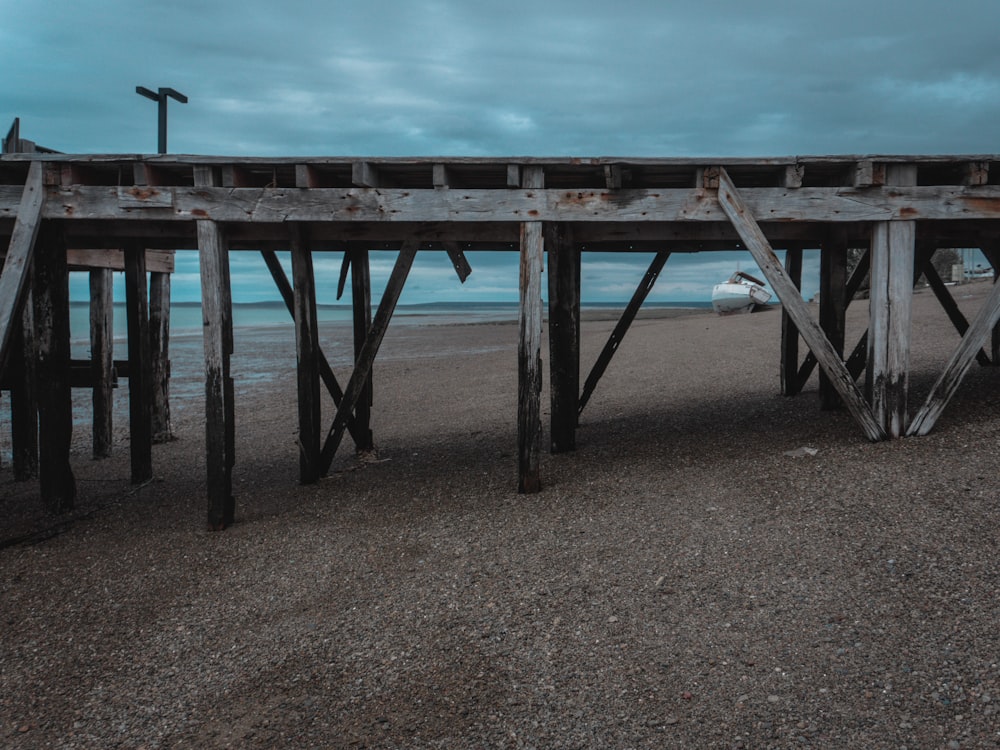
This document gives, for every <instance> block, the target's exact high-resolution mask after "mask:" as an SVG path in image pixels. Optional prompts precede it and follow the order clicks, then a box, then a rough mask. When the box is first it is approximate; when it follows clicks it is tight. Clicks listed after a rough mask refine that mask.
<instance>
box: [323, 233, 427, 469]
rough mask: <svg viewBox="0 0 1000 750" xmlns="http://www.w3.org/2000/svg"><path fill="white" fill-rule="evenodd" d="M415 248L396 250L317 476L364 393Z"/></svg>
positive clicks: (329, 459) (411, 242) (413, 244)
mask: <svg viewBox="0 0 1000 750" xmlns="http://www.w3.org/2000/svg"><path fill="white" fill-rule="evenodd" d="M418 247H419V243H418V242H417V241H415V240H407V241H406V242H404V243H403V246H402V247H401V248H400V250H399V256H398V257H397V258H396V265H395V266H394V267H393V269H392V275H391V276H389V283H388V284H386V287H385V293H384V294H383V295H382V301H381V302H380V303H379V306H378V310H377V311H376V312H375V319H374V320H373V321H372V327H371V330H370V331H368V336H367V338H366V339H365V344H364V346H363V347H362V349H361V353H360V354H358V357H357V360H356V361H355V363H354V372H353V373H351V379H350V381H349V382H348V383H347V388H346V389H345V391H344V398H343V400H342V401H341V402H340V406H339V407H337V414H336V416H335V417H334V419H333V424H332V425H331V426H330V431H329V433H328V434H327V437H326V442H325V443H324V444H323V451H322V453H321V454H320V459H319V469H320V475H325V474H326V473H327V472H328V471H329V470H330V464H332V463H333V457H334V456H335V455H336V453H337V448H338V447H340V441H341V440H343V438H344V431H345V430H346V429H347V422H348V419H349V418H350V415H351V413H352V412H353V411H354V407H355V405H356V404H357V402H358V398H359V397H360V396H361V394H362V393H363V392H364V389H365V383H366V382H367V380H368V373H369V372H371V369H372V364H373V363H374V361H375V355H376V354H378V350H379V347H380V346H381V345H382V338H383V337H384V336H385V331H386V329H387V328H388V327H389V321H390V320H391V319H392V313H393V312H394V311H395V309H396V303H397V302H398V301H399V295H400V294H401V293H402V291H403V285H404V284H405V283H406V277H407V276H408V275H409V273H410V267H411V266H412V265H413V259H414V257H415V256H416V254H417V248H418Z"/></svg>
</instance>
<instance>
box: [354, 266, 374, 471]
mask: <svg viewBox="0 0 1000 750" xmlns="http://www.w3.org/2000/svg"><path fill="white" fill-rule="evenodd" d="M350 256H351V309H352V312H353V316H352V318H353V321H354V361H355V365H356V364H357V361H358V358H359V357H360V356H361V352H362V351H364V348H365V341H366V340H367V339H368V331H369V330H370V329H371V326H372V282H371V271H370V269H369V265H368V251H367V250H361V249H353V250H351V251H350ZM373 369H374V367H372V368H370V369H369V371H368V376H367V377H366V378H365V382H364V387H363V388H362V389H361V393H360V395H359V396H358V402H357V403H356V404H355V405H354V421H355V423H356V430H357V437H358V439H357V440H356V441H355V446H356V448H357V450H358V451H370V450H374V448H375V438H374V436H373V435H372V428H371V423H372V404H373V403H374V398H375V391H374V386H373V373H372V370H373Z"/></svg>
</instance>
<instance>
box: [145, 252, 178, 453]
mask: <svg viewBox="0 0 1000 750" xmlns="http://www.w3.org/2000/svg"><path fill="white" fill-rule="evenodd" d="M146 257H149V253H148V251H147V253H146ZM149 352H150V363H149V365H150V378H151V383H150V390H151V391H152V404H151V406H152V409H151V414H150V418H151V420H152V423H151V429H152V435H153V442H154V443H167V442H170V441H171V440H173V439H174V431H173V425H172V424H171V421H170V274H167V273H150V274H149Z"/></svg>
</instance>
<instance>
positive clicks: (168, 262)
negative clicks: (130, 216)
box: [66, 248, 174, 273]
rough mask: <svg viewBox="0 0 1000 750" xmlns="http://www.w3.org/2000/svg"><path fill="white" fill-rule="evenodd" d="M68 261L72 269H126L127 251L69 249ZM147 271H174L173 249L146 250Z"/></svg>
mask: <svg viewBox="0 0 1000 750" xmlns="http://www.w3.org/2000/svg"><path fill="white" fill-rule="evenodd" d="M66 262H67V263H68V264H69V270H71V271H89V270H90V269H92V268H110V269H111V270H113V271H124V270H125V253H124V252H123V251H122V250H119V249H90V250H78V249H73V248H71V249H69V250H67V251H66ZM146 271H148V272H149V273H173V272H174V251H173V250H148V249H147V250H146Z"/></svg>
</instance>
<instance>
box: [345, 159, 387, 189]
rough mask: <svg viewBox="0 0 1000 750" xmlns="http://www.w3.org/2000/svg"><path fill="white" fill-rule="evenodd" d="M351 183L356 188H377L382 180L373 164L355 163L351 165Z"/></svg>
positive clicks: (365, 162) (366, 162)
mask: <svg viewBox="0 0 1000 750" xmlns="http://www.w3.org/2000/svg"><path fill="white" fill-rule="evenodd" d="M351 182H353V183H354V184H355V185H357V186H358V187H366V188H377V187H379V186H380V185H381V184H382V179H381V175H380V174H379V171H378V167H376V166H375V165H374V164H372V163H371V162H368V161H356V162H354V163H353V164H352V165H351Z"/></svg>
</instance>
